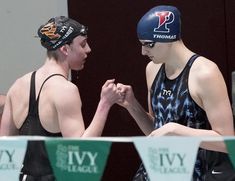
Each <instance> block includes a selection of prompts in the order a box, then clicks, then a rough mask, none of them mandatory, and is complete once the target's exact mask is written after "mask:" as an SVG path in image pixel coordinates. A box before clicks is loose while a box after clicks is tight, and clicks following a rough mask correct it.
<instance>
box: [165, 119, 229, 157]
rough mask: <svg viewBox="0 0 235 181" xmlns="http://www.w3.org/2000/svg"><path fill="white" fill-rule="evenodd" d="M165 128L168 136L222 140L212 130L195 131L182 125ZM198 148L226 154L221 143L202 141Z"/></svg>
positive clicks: (168, 125) (174, 124) (169, 125)
mask: <svg viewBox="0 0 235 181" xmlns="http://www.w3.org/2000/svg"><path fill="white" fill-rule="evenodd" d="M165 126H166V127H165V128H166V129H168V130H169V133H168V135H176V136H200V137H216V138H219V139H220V138H221V140H222V137H221V136H222V135H221V134H219V133H217V132H216V131H213V130H204V129H195V128H190V127H186V126H183V125H179V124H177V123H171V124H169V123H168V124H166V125H165ZM163 127H164V126H163ZM163 127H162V128H163ZM160 129H161V128H160ZM200 147H201V148H204V149H207V150H212V151H220V152H227V150H226V146H225V144H224V143H223V141H205V140H204V141H202V142H201V144H200Z"/></svg>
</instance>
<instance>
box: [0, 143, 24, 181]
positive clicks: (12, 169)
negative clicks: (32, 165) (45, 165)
mask: <svg viewBox="0 0 235 181" xmlns="http://www.w3.org/2000/svg"><path fill="white" fill-rule="evenodd" d="M0 145H1V146H0V175H1V180H7V181H16V180H19V174H20V169H21V167H22V163H23V160H24V156H25V151H26V147H27V140H11V139H8V140H4V139H0Z"/></svg>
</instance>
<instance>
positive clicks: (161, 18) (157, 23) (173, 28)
mask: <svg viewBox="0 0 235 181" xmlns="http://www.w3.org/2000/svg"><path fill="white" fill-rule="evenodd" d="M137 36H138V38H139V39H140V40H150V41H153V42H173V41H177V40H179V39H180V38H181V20H180V12H179V10H178V9H177V8H176V7H174V6H165V5H162V6H156V7H154V8H152V9H150V10H149V11H148V12H147V13H146V14H145V15H144V16H143V17H142V18H141V19H140V21H139V22H138V25H137Z"/></svg>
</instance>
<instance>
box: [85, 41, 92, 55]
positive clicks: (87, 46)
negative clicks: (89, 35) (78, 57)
mask: <svg viewBox="0 0 235 181" xmlns="http://www.w3.org/2000/svg"><path fill="white" fill-rule="evenodd" d="M90 52H91V48H90V46H89V44H88V43H87V44H86V53H90Z"/></svg>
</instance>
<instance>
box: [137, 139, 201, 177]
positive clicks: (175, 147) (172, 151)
mask: <svg viewBox="0 0 235 181" xmlns="http://www.w3.org/2000/svg"><path fill="white" fill-rule="evenodd" d="M133 141H134V144H135V147H136V149H137V151H138V153H139V155H140V157H141V159H142V161H143V164H144V166H145V168H146V171H147V173H148V176H149V178H150V180H151V181H152V180H153V181H154V180H174V181H182V180H184V181H190V180H191V177H192V174H193V168H194V164H195V161H196V156H197V150H198V147H199V144H200V141H201V140H200V139H198V138H193V137H174V136H168V137H167V136H165V137H134V138H133ZM185 145H187V146H185Z"/></svg>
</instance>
